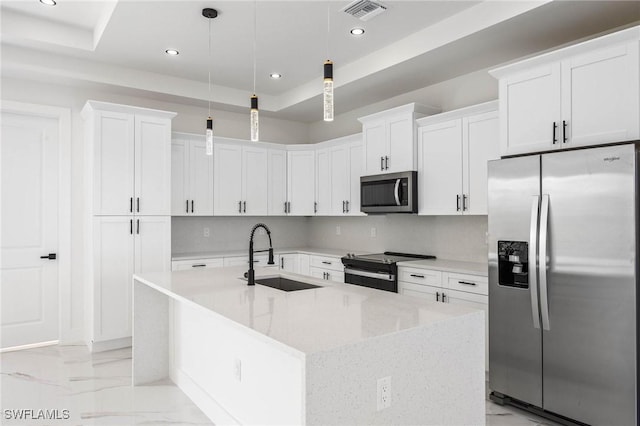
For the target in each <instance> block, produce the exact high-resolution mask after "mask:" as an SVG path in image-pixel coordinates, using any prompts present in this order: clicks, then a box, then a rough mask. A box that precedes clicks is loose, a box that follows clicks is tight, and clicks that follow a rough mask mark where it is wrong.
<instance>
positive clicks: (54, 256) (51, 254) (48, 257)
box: [40, 253, 56, 260]
mask: <svg viewBox="0 0 640 426" xmlns="http://www.w3.org/2000/svg"><path fill="white" fill-rule="evenodd" d="M40 259H49V260H56V254H55V253H49V254H48V255H46V256H40Z"/></svg>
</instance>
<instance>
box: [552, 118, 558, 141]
mask: <svg viewBox="0 0 640 426" xmlns="http://www.w3.org/2000/svg"><path fill="white" fill-rule="evenodd" d="M557 128H558V125H557V124H556V122H555V121H554V122H553V144H554V145H555V144H556V142H558V139H557V138H556V129H557Z"/></svg>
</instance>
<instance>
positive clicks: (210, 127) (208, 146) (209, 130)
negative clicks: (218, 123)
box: [206, 117, 213, 155]
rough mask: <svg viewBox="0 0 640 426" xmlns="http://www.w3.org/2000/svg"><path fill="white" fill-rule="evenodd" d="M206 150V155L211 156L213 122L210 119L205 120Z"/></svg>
mask: <svg viewBox="0 0 640 426" xmlns="http://www.w3.org/2000/svg"><path fill="white" fill-rule="evenodd" d="M206 139H207V144H206V150H207V155H213V120H212V119H211V117H209V118H207V133H206Z"/></svg>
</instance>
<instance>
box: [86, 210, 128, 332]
mask: <svg viewBox="0 0 640 426" xmlns="http://www.w3.org/2000/svg"><path fill="white" fill-rule="evenodd" d="M93 227H94V228H93V233H94V251H93V256H94V257H93V265H94V267H93V271H94V283H93V285H94V286H95V287H94V291H93V294H94V298H93V303H94V309H93V315H94V317H93V322H94V323H93V341H96V342H98V341H103V340H110V339H119V338H122V337H128V336H131V303H132V300H131V279H132V276H133V270H134V269H133V268H134V242H133V240H134V237H133V233H134V232H135V230H134V218H133V217H131V216H128V217H127V216H100V217H98V216H94V220H93Z"/></svg>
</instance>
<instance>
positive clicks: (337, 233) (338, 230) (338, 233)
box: [336, 225, 342, 235]
mask: <svg viewBox="0 0 640 426" xmlns="http://www.w3.org/2000/svg"><path fill="white" fill-rule="evenodd" d="M341 233H342V231H341V229H340V225H337V226H336V235H340V234H341Z"/></svg>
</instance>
